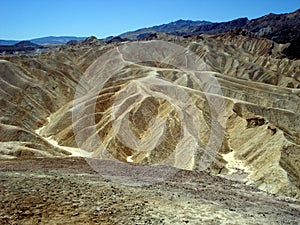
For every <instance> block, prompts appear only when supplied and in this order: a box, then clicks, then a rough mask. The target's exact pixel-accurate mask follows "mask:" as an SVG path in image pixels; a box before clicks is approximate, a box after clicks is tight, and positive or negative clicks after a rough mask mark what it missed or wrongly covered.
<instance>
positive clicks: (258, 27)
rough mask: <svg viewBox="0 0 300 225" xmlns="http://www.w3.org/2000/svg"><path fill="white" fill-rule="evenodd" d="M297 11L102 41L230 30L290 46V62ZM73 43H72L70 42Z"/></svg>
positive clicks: (298, 31)
mask: <svg viewBox="0 0 300 225" xmlns="http://www.w3.org/2000/svg"><path fill="white" fill-rule="evenodd" d="M299 21H300V9H298V10H296V11H295V12H292V13H286V14H272V13H271V14H268V15H265V16H263V17H260V18H257V19H252V20H249V19H248V18H239V19H235V20H232V21H228V22H220V23H215V22H209V21H192V20H177V21H175V22H171V23H168V24H162V25H158V26H153V27H149V28H142V29H138V30H136V31H130V32H127V33H123V34H121V35H119V36H113V37H108V38H105V39H102V41H104V42H106V43H110V42H122V41H126V40H141V39H145V38H147V37H150V36H151V35H153V34H156V33H166V34H172V35H177V36H199V35H202V34H211V35H216V34H221V33H224V32H228V31H230V30H237V31H238V32H240V33H241V34H244V35H245V34H246V33H247V35H251V36H254V37H264V38H268V39H270V40H273V41H275V42H277V43H283V44H285V43H290V46H289V47H288V48H287V49H286V50H285V53H286V55H287V56H288V57H289V58H300V23H299ZM84 39H86V37H75V36H61V37H55V36H50V37H42V38H36V39H31V40H29V41H30V42H31V43H34V44H38V45H43V46H46V45H48V46H49V45H60V44H66V43H68V42H70V41H82V40H84ZM18 42H19V41H16V40H0V45H2V46H3V45H5V46H8V45H15V44H16V43H18ZM73 43H74V42H73Z"/></svg>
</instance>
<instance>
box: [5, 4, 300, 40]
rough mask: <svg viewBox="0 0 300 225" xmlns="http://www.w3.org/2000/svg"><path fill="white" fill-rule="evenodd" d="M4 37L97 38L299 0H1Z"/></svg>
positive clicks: (253, 13) (280, 7)
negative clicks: (183, 20)
mask: <svg viewBox="0 0 300 225" xmlns="http://www.w3.org/2000/svg"><path fill="white" fill-rule="evenodd" d="M0 8H1V23H0V39H17V40H22V39H31V38H37V37H43V36H63V35H68V36H69V35H72V36H91V35H95V36H97V37H98V38H103V37H107V36H110V35H118V34H121V33H124V32H126V31H131V30H136V29H138V28H143V27H149V26H153V25H159V24H163V23H168V22H171V21H175V20H178V19H190V20H208V21H213V22H214V21H216V22H219V21H228V20H232V19H236V18H239V17H248V18H250V19H252V18H256V17H260V16H263V15H265V14H268V13H270V12H272V13H285V12H292V11H295V10H296V9H298V8H300V1H299V0H251V1H250V0H247V1H246V0H227V1H226V0H208V1H202V0H185V1H184V0H160V1H158V0H148V1H142V0H140V1H136V0H132V1H119V0H107V1H104V0H1V1H0Z"/></svg>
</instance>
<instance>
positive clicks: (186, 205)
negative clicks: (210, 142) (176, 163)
mask: <svg viewBox="0 0 300 225" xmlns="http://www.w3.org/2000/svg"><path fill="white" fill-rule="evenodd" d="M116 171H118V168H116ZM0 180H1V183H0V208H1V210H0V224H30V225H34V224H299V223H298V222H299V217H300V202H299V201H296V200H291V199H289V198H282V197H277V196H274V195H272V194H268V193H266V192H263V191H260V190H258V189H256V188H254V187H251V186H246V185H244V184H243V183H241V182H237V181H231V180H227V179H224V178H221V177H217V176H210V175H208V174H207V173H205V172H197V171H179V172H177V173H176V174H175V175H174V176H173V177H171V178H170V179H168V180H166V181H164V182H162V183H158V184H153V185H149V186H142V187H132V186H126V185H122V184H118V183H114V182H111V181H110V180H108V179H106V178H103V177H101V176H100V175H99V174H97V173H96V172H94V171H93V170H92V169H91V167H90V166H89V165H88V164H87V162H86V161H85V159H83V158H79V157H70V158H42V159H2V160H1V161H0ZM174 212H175V213H174Z"/></svg>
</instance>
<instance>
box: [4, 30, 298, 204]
mask: <svg viewBox="0 0 300 225" xmlns="http://www.w3.org/2000/svg"><path fill="white" fill-rule="evenodd" d="M153 39H160V40H168V41H170V42H172V43H176V44H180V46H183V47H181V48H185V51H190V52H193V53H196V55H197V56H198V57H199V61H198V62H197V63H196V64H195V68H194V67H192V68H194V70H193V71H192V73H191V74H189V73H187V72H186V71H184V70H182V69H180V68H176V67H174V66H172V62H174V58H176V52H175V53H174V54H175V55H172V54H170V55H165V56H164V57H163V60H162V62H149V61H147V60H144V62H135V61H134V60H133V59H134V55H131V54H125V53H123V54H121V53H120V52H118V51H120V50H123V51H124V52H126V51H127V48H126V46H127V47H128V46H130V42H129V43H127V45H126V44H125V45H122V43H111V44H104V43H102V42H95V40H94V39H93V38H91V39H89V40H90V41H91V43H90V42H89V41H87V42H81V43H77V44H74V45H71V46H63V47H62V48H61V49H60V50H58V51H51V52H48V53H43V54H39V55H36V56H13V57H2V61H1V63H0V71H1V86H0V87H1V121H0V122H1V129H2V132H1V135H0V140H1V157H10V158H13V157H28V156H30V157H39V156H49V155H52V156H58V155H60V156H61V155H75V154H77V155H78V154H79V155H80V154H81V156H89V157H92V158H97V159H116V160H117V161H118V162H123V164H125V165H129V166H130V165H131V164H135V165H156V164H163V165H171V166H174V167H177V168H180V169H189V170H198V169H199V168H201V165H203V159H204V158H205V157H208V158H213V159H214V161H213V162H212V164H210V166H209V167H208V168H207V169H206V170H207V171H208V172H210V173H211V174H214V175H220V176H225V177H226V178H228V179H234V180H238V181H240V182H241V181H242V182H246V183H248V184H252V185H255V186H257V187H259V188H260V189H262V190H266V191H269V192H271V193H276V194H280V195H285V196H290V197H294V198H299V197H300V186H299V185H300V182H299V181H300V171H299V168H300V166H299V159H300V155H299V154H300V153H299V152H300V151H299V149H300V130H299V129H300V128H299V126H298V124H299V122H300V121H299V120H300V113H299V112H300V110H299V102H300V99H299V98H300V89H299V87H300V78H299V75H300V73H299V72H300V71H299V68H300V62H299V60H289V59H287V58H283V57H282V50H283V49H284V45H280V44H276V43H274V42H272V41H270V40H267V39H262V38H254V37H249V36H243V35H241V34H237V33H234V32H229V33H225V34H222V35H218V36H214V37H212V36H207V37H206V36H203V37H201V38H193V37H189V38H183V37H178V36H172V35H156V36H153ZM149 43H152V42H151V40H150V41H146V42H145V44H146V45H147V44H149ZM154 43H155V42H154ZM122 46H125V47H122ZM147 46H148V45H147ZM150 46H151V45H150ZM142 49H143V48H142ZM149 49H151V48H149ZM149 49H148V50H147V48H145V49H144V51H142V50H141V52H142V53H143V55H147V54H149V55H151V54H152V53H153V52H152V51H150V50H149ZM114 53H117V54H116V55H114ZM119 53H120V54H119ZM107 54H108V56H110V57H107ZM153 55H154V54H153ZM179 55H181V56H182V54H179ZM96 60H97V61H96ZM114 60H115V61H114ZM120 60H121V61H120ZM118 62H122V63H124V66H123V67H122V68H120V69H119V70H113V76H112V77H110V78H109V79H107V80H105V82H104V83H101V82H99V80H97V79H96V78H95V77H94V76H97V75H98V74H101V73H104V74H105V73H111V72H109V71H110V70H109V69H110V68H112V67H111V66H112V65H114V63H115V64H116V65H119V64H118ZM92 63H93V65H92ZM103 63H104V66H103V67H100V68H99V67H97V66H98V65H102V64H103ZM105 63H107V64H105ZM90 65H92V66H91V67H90ZM108 65H109V66H108ZM120 65H123V64H120ZM100 72H101V73H100ZM84 76H88V77H90V80H89V82H90V83H91V84H92V85H94V86H92V87H93V88H95V89H91V90H92V91H91V92H90V90H89V89H88V88H87V89H83V88H84V86H82V87H81V86H80V90H82V91H83V93H85V94H84V95H82V98H80V99H79V101H78V102H77V103H78V105H74V104H73V103H74V101H73V99H74V95H75V93H76V90H77V88H78V83H79V82H80V81H81V79H82V77H84ZM199 78H200V79H204V80H203V81H202V83H201V85H199V82H198V80H199ZM212 79H216V80H217V81H218V83H219V84H220V87H221V90H222V92H217V93H214V92H213V93H212V92H211V90H214V89H216V86H215V84H214V83H212V82H211V81H212ZM97 82H99V83H97ZM102 85H103V88H102V90H101V91H99V92H97V91H96V90H98V89H97V88H98V86H102ZM93 90H94V91H93ZM174 91H175V92H174ZM166 93H167V94H169V95H170V96H168V97H167V94H166ZM172 93H177V95H172ZM184 93H185V94H184ZM178 96H179V97H178ZM185 96H187V99H188V101H186V102H188V103H189V104H190V105H189V106H191V108H190V109H189V108H188V107H187V108H186V106H187V105H185V104H183V105H181V103H180V102H184V101H185ZM75 97H76V96H75ZM177 98H178V99H179V100H180V101H179V100H178V101H177V100H176V99H177ZM174 99H175V100H176V101H175V100H174ZM75 100H76V99H75ZM220 101H221V102H223V103H222V106H223V107H224V109H225V110H223V109H222V108H219V106H220V105H219V104H218V102H220ZM93 102H94V103H95V110H92V111H89V110H90V109H91V108H90V107H91V106H92V104H93ZM211 102H213V104H212V103H211ZM78 107H80V108H82V109H86V110H87V111H86V114H82V115H79V116H78V117H76V116H75V117H74V115H73V121H72V112H73V113H74V110H75V111H76V109H77V108H78ZM180 110H181V111H184V110H187V111H184V112H186V114H181V113H179V111H180ZM189 110H190V111H189ZM218 111H222V113H223V114H222V117H224V118H226V121H227V122H226V123H225V124H224V123H222V121H223V119H221V118H217V120H215V119H214V115H215V114H216V113H217V112H218ZM217 115H218V114H217ZM220 115H221V114H220ZM220 117H221V116H220ZM90 121H91V122H90ZM160 121H163V122H164V124H165V126H164V127H163V126H161V125H160ZM83 125H88V126H85V127H84V126H83ZM74 127H75V130H76V128H80V129H79V130H77V131H79V133H80V132H81V133H80V134H82V135H83V136H82V137H81V138H82V139H81V140H80V141H78V139H77V140H76V136H75V135H74ZM153 128H154V130H153ZM210 131H212V133H214V134H216V135H217V137H219V139H218V138H217V139H216V140H215V142H214V144H215V145H218V142H219V141H220V140H221V141H222V142H221V143H220V146H219V149H218V153H216V154H215V153H214V152H210V150H209V149H208V150H207V148H206V145H207V144H208V143H209V141H210ZM223 131H224V133H223ZM129 133H130V135H131V136H126V135H128V134H129ZM77 134H78V133H77ZM223 134H224V139H222V138H221V137H222V136H223ZM84 135H85V136H84ZM126 137H127V138H126ZM128 137H130V138H128ZM122 138H123V139H122ZM124 138H125V139H124ZM99 139H100V140H101V142H102V143H103V146H104V147H105V150H103V146H99V145H97V141H98V140H99ZM95 140H96V142H95ZM122 140H123V141H122ZM124 140H125V142H124ZM78 144H81V146H79V147H81V148H82V146H84V148H82V149H81V150H80V149H78ZM141 146H142V149H139V148H140V147H141ZM141 150H142V151H141ZM128 163H129V164H128ZM132 168H133V167H132ZM138 168H139V167H138Z"/></svg>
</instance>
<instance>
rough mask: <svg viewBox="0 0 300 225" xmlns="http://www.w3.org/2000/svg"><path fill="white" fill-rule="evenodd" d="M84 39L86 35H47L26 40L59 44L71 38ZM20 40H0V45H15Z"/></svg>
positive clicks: (43, 43)
mask: <svg viewBox="0 0 300 225" xmlns="http://www.w3.org/2000/svg"><path fill="white" fill-rule="evenodd" d="M84 39H86V37H75V36H59V37H55V36H49V37H41V38H35V39H31V40H28V41H30V42H32V43H34V44H38V45H60V44H66V43H67V42H69V41H71V40H75V41H81V40H84ZM18 42H20V41H17V40H0V45H15V44H17V43H18Z"/></svg>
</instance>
